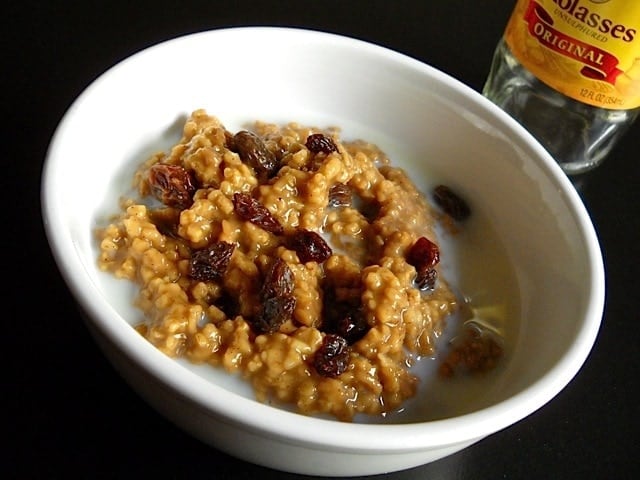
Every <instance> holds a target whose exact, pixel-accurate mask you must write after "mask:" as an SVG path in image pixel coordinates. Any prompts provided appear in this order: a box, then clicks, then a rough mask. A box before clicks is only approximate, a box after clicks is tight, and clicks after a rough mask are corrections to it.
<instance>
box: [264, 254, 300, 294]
mask: <svg viewBox="0 0 640 480" xmlns="http://www.w3.org/2000/svg"><path fill="white" fill-rule="evenodd" d="M291 292H293V272H292V271H291V269H290V268H289V265H287V262H285V261H284V260H282V259H281V258H278V259H276V261H275V262H273V265H271V268H269V271H268V272H267V274H266V276H265V278H264V283H263V285H262V290H261V292H260V298H261V299H263V300H264V299H267V298H271V297H278V296H283V295H289V294H291Z"/></svg>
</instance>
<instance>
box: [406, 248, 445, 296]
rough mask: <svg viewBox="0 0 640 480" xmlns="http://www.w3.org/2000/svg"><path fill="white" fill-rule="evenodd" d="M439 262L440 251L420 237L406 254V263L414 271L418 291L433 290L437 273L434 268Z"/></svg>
mask: <svg viewBox="0 0 640 480" xmlns="http://www.w3.org/2000/svg"><path fill="white" fill-rule="evenodd" d="M438 262H440V249H439V248H438V246H437V245H436V244H435V243H433V242H432V241H431V240H429V239H428V238H426V237H420V238H419V239H418V240H416V242H415V243H414V244H413V245H412V246H411V248H409V251H408V252H407V263H409V264H410V265H413V266H414V267H415V269H416V278H415V283H416V285H417V287H418V288H419V289H420V290H433V289H434V288H435V284H436V279H437V276H438V274H437V272H436V269H435V266H436V265H437V264H438Z"/></svg>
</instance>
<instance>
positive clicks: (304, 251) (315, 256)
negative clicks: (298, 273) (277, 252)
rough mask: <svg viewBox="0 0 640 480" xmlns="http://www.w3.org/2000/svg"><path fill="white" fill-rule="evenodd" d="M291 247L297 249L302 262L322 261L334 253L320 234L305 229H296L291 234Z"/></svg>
mask: <svg viewBox="0 0 640 480" xmlns="http://www.w3.org/2000/svg"><path fill="white" fill-rule="evenodd" d="M289 247H290V248H291V249H293V250H295V252H296V253H297V254H298V258H299V259H300V261H301V262H302V263H307V262H318V263H322V262H324V261H325V260H326V259H327V258H329V257H330V256H331V254H332V253H333V251H332V250H331V247H330V246H329V245H328V244H327V242H325V240H324V239H323V238H322V237H321V236H320V234H318V233H316V232H312V231H310V230H305V229H299V230H296V231H295V232H294V233H293V234H292V235H291V237H290V238H289Z"/></svg>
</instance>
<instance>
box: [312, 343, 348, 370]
mask: <svg viewBox="0 0 640 480" xmlns="http://www.w3.org/2000/svg"><path fill="white" fill-rule="evenodd" d="M313 365H314V367H315V369H316V372H318V374H320V375H322V376H323V377H329V378H335V377H337V376H338V375H341V374H342V373H344V372H345V370H346V369H347V367H348V366H349V345H348V344H347V341H346V340H345V339H344V338H343V337H341V336H340V335H336V334H333V333H329V334H327V335H325V336H324V338H323V339H322V344H321V345H320V348H318V350H316V353H315V354H314V356H313Z"/></svg>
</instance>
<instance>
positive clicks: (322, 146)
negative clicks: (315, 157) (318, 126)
mask: <svg viewBox="0 0 640 480" xmlns="http://www.w3.org/2000/svg"><path fill="white" fill-rule="evenodd" d="M304 145H305V147H307V148H308V149H309V151H310V152H311V153H320V152H322V153H326V154H329V153H331V152H337V151H338V147H337V146H336V144H335V143H334V141H333V139H332V138H331V137H328V136H326V135H324V134H322V133H312V134H311V135H309V136H308V137H307V141H306V142H305V144H304Z"/></svg>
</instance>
